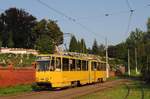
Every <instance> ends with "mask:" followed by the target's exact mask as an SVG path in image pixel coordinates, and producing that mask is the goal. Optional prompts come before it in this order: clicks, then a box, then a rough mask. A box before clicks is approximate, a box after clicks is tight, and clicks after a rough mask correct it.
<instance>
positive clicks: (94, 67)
mask: <svg viewBox="0 0 150 99" xmlns="http://www.w3.org/2000/svg"><path fill="white" fill-rule="evenodd" d="M91 70H92V71H96V70H97V62H92V63H91Z"/></svg>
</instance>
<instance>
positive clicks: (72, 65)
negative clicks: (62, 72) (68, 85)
mask: <svg viewBox="0 0 150 99" xmlns="http://www.w3.org/2000/svg"><path fill="white" fill-rule="evenodd" d="M71 61H72V62H71ZM69 68H70V71H75V70H76V60H75V59H69Z"/></svg>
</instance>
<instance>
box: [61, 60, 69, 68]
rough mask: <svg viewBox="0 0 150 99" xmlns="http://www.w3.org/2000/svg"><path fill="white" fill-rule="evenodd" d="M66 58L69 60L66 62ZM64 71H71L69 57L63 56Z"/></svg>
mask: <svg viewBox="0 0 150 99" xmlns="http://www.w3.org/2000/svg"><path fill="white" fill-rule="evenodd" d="M64 60H68V62H67V61H66V62H65V64H64ZM64 67H65V68H64ZM62 71H69V58H62Z"/></svg>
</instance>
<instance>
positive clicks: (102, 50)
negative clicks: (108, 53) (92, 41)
mask: <svg viewBox="0 0 150 99" xmlns="http://www.w3.org/2000/svg"><path fill="white" fill-rule="evenodd" d="M98 50H99V55H100V56H105V46H104V45H103V44H100V45H99V46H98Z"/></svg>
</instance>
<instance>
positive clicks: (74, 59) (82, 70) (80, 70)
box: [36, 54, 106, 88]
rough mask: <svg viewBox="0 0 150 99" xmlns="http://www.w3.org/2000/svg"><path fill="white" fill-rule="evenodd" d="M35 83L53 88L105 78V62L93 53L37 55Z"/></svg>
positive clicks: (100, 80) (99, 80)
mask: <svg viewBox="0 0 150 99" xmlns="http://www.w3.org/2000/svg"><path fill="white" fill-rule="evenodd" d="M36 63H37V65H36V83H37V85H39V86H42V85H48V86H51V87H54V88H61V87H66V86H78V85H84V84H87V83H93V82H102V81H104V80H105V79H106V62H104V61H101V60H100V59H99V58H97V57H95V56H94V55H93V56H92V57H91V56H89V55H86V54H82V55H81V54H63V55H61V54H60V55H59V54H50V55H39V56H38V59H37V61H36Z"/></svg>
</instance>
